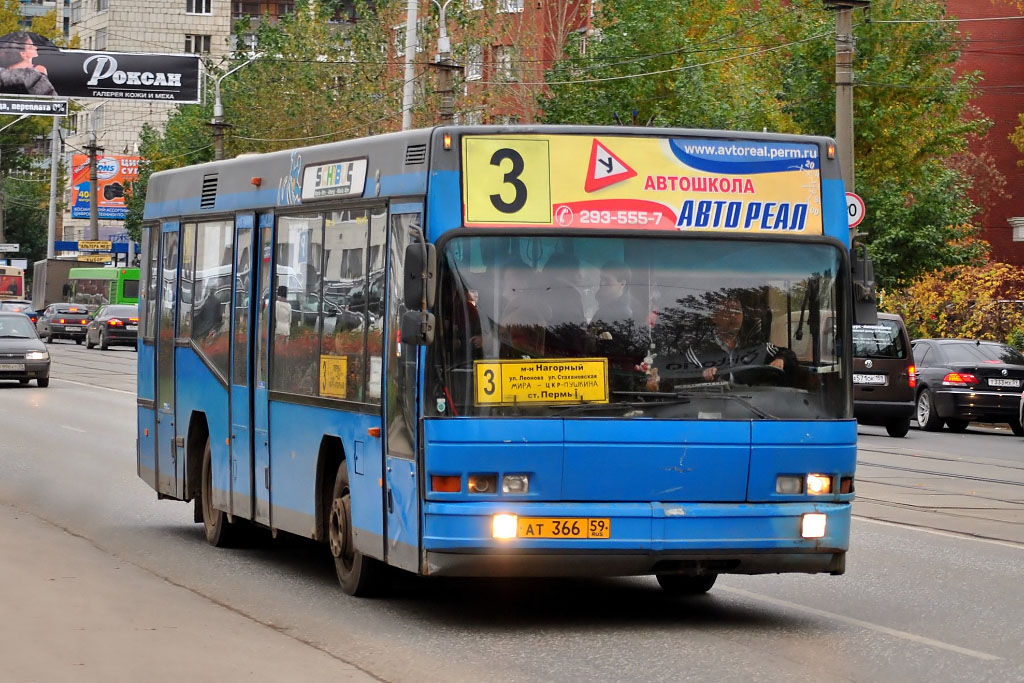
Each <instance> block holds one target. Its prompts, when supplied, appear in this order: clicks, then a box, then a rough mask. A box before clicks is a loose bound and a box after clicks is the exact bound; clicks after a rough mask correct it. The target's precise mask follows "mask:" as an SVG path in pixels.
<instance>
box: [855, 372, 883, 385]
mask: <svg viewBox="0 0 1024 683" xmlns="http://www.w3.org/2000/svg"><path fill="white" fill-rule="evenodd" d="M853 383H854V384H885V375H865V374H861V373H854V374H853Z"/></svg>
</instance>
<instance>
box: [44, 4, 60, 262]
mask: <svg viewBox="0 0 1024 683" xmlns="http://www.w3.org/2000/svg"><path fill="white" fill-rule="evenodd" d="M59 16H60V15H58V17H59ZM60 142H61V141H60V122H59V121H58V120H57V117H56V116H54V117H53V127H52V131H51V133H50V210H49V212H48V213H47V215H46V258H53V242H54V240H55V239H56V235H57V168H58V166H59V165H60V164H59V162H58V159H60V147H61V145H60Z"/></svg>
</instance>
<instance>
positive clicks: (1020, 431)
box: [1010, 420, 1024, 436]
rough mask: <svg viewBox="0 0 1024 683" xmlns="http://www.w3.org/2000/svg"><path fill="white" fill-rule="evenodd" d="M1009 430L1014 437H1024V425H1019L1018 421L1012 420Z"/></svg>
mask: <svg viewBox="0 0 1024 683" xmlns="http://www.w3.org/2000/svg"><path fill="white" fill-rule="evenodd" d="M1010 430H1011V431H1012V432H1013V434H1014V436H1024V425H1021V423H1020V420H1014V421H1012V422H1011V423H1010Z"/></svg>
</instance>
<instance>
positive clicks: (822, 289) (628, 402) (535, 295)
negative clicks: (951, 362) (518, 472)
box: [426, 234, 851, 420]
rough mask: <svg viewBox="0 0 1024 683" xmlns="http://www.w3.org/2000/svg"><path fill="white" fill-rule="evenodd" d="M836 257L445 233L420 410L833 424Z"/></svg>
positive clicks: (829, 252)
mask: <svg viewBox="0 0 1024 683" xmlns="http://www.w3.org/2000/svg"><path fill="white" fill-rule="evenodd" d="M841 258H842V257H841V252H840V249H839V248H838V247H835V246H832V245H829V244H824V243H820V242H818V243H812V242H795V241H789V242H785V243H781V242H778V241H774V242H771V241H766V240H758V239H752V240H744V241H742V242H740V241H736V240H727V239H714V238H683V239H666V238H663V237H652V236H644V235H639V236H636V237H633V236H630V237H594V236H592V234H591V235H588V236H581V237H565V236H559V237H539V236H536V235H529V236H525V235H523V236H509V235H501V236H498V235H493V234H488V235H481V236H459V237H455V238H453V239H451V240H449V241H447V242H445V243H444V246H443V250H442V252H441V255H440V258H439V260H440V262H441V264H440V266H439V271H440V275H439V277H440V283H439V289H438V304H437V316H438V318H437V339H436V341H435V343H434V345H433V347H432V350H431V353H430V355H429V356H428V358H429V361H428V362H430V363H431V364H433V365H434V366H435V367H432V368H428V370H427V372H426V376H427V378H428V395H427V399H428V400H427V401H426V411H427V413H428V414H432V415H434V416H445V417H455V416H466V415H476V416H551V417H559V416H569V415H573V416H588V417H590V416H592V417H646V418H671V419H680V418H682V419H686V418H692V419H723V420H734V419H735V420H751V419H803V420H807V419H842V418H849V416H850V413H851V401H850V396H849V391H848V389H847V388H846V383H847V382H846V381H845V378H846V377H847V375H848V372H849V369H848V368H847V367H846V363H847V362H848V361H846V360H844V355H843V353H842V350H841V348H840V345H839V344H838V336H837V331H838V330H841V329H843V327H842V325H843V320H842V319H841V317H842V315H843V312H842V311H843V309H842V306H840V305H839V302H840V301H842V294H841V290H840V286H841V284H840V280H839V275H838V274H839V273H841V272H842V268H841V264H842V261H841ZM543 361H557V362H543Z"/></svg>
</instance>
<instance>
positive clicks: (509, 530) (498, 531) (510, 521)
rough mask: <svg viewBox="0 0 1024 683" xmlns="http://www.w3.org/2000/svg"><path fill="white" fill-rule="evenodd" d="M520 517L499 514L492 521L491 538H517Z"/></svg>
mask: <svg viewBox="0 0 1024 683" xmlns="http://www.w3.org/2000/svg"><path fill="white" fill-rule="evenodd" d="M518 524H519V515H508V514H504V513H502V514H497V515H494V517H493V518H492V519H491V536H493V537H494V538H515V537H516V535H517V531H516V527H517V526H518Z"/></svg>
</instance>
